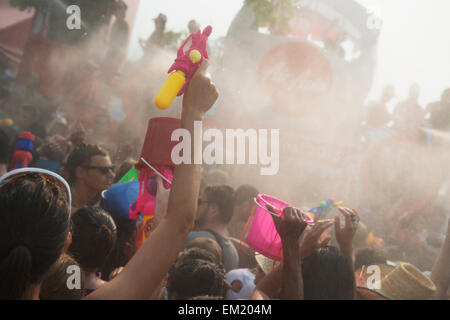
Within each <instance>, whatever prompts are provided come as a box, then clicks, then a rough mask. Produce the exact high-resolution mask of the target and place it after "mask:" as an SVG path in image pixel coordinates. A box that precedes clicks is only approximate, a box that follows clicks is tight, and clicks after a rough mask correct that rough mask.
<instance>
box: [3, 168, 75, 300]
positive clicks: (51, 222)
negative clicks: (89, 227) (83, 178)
mask: <svg viewBox="0 0 450 320" xmlns="http://www.w3.org/2000/svg"><path fill="white" fill-rule="evenodd" d="M67 197H68V195H67V190H66V188H65V187H64V186H63V185H62V184H61V183H60V182H59V181H57V180H56V179H54V178H52V177H49V176H46V175H44V174H40V173H28V174H21V175H18V176H16V177H14V176H13V177H12V179H11V180H10V181H8V182H7V183H6V184H4V185H3V186H1V187H0V274H1V276H2V280H1V281H0V299H28V298H30V297H29V296H27V295H28V294H29V292H28V289H29V288H30V286H31V285H38V284H40V283H41V282H42V280H43V279H44V276H45V275H46V273H47V272H48V271H49V270H50V268H51V267H52V266H53V264H54V263H55V262H56V261H57V260H58V258H59V257H60V255H61V253H62V251H63V249H64V246H65V244H66V242H67V236H68V234H69V228H70V208H69V202H68V198H67Z"/></svg>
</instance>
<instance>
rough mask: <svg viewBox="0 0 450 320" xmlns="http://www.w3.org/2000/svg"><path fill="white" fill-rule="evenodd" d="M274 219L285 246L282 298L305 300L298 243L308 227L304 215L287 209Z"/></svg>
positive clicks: (295, 210) (292, 209)
mask: <svg viewBox="0 0 450 320" xmlns="http://www.w3.org/2000/svg"><path fill="white" fill-rule="evenodd" d="M272 217H273V221H274V223H275V227H276V228H277V231H278V234H279V235H280V238H281V242H282V245H283V271H282V272H283V274H282V276H281V277H282V279H281V293H280V298H281V299H282V300H303V298H304V294H303V275H302V265H301V261H300V254H299V249H298V241H299V238H300V235H301V234H302V233H303V231H304V230H305V229H306V226H307V224H306V219H305V218H304V213H302V212H301V211H300V210H298V209H294V208H285V209H284V210H283V215H282V216H281V217H275V216H272Z"/></svg>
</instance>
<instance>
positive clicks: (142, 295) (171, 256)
mask: <svg viewBox="0 0 450 320" xmlns="http://www.w3.org/2000/svg"><path fill="white" fill-rule="evenodd" d="M207 67H208V63H207V61H203V62H202V64H201V66H200V68H199V69H198V71H197V72H196V74H195V75H194V77H193V78H192V80H191V81H190V83H189V86H188V87H187V90H186V93H185V95H184V98H183V111H182V116H181V126H182V128H184V129H186V130H188V131H189V133H190V134H191V138H192V139H194V138H195V137H194V121H202V120H203V117H204V115H205V113H206V112H207V111H208V110H209V109H210V108H211V107H212V105H213V104H214V102H215V101H216V100H217V98H218V93H217V90H216V88H215V86H214V84H212V83H211V80H210V79H209V78H208V77H207V76H206V70H207ZM191 145H192V146H191V148H192V152H191V155H192V159H191V163H194V161H193V156H194V152H193V146H194V143H193V141H192V143H191ZM199 188H200V165H196V164H181V165H178V166H177V167H176V168H175V171H174V177H173V183H172V187H171V192H170V196H169V204H168V208H167V214H166V216H165V217H164V218H163V219H162V221H161V223H160V224H159V226H158V228H157V229H156V230H155V231H154V232H153V233H151V234H150V237H149V238H148V239H147V241H145V243H144V244H143V245H142V247H141V248H140V249H139V250H138V251H137V252H136V254H135V255H134V256H133V258H132V259H131V260H130V261H129V263H128V264H127V265H126V266H125V268H124V269H123V271H122V272H121V273H120V274H119V275H118V276H117V277H116V278H114V279H113V280H112V281H111V282H109V283H107V284H105V285H104V286H102V287H101V288H100V289H98V290H96V291H94V292H93V293H92V294H90V295H89V296H87V299H117V300H118V299H148V297H150V296H151V295H152V293H153V292H154V291H155V289H156V288H157V286H158V285H159V284H160V282H161V280H162V279H163V277H164V275H165V274H166V273H167V272H168V270H169V268H170V266H171V265H172V264H173V263H174V261H175V259H176V258H177V256H178V253H179V252H180V250H181V249H182V247H183V244H184V242H185V241H186V238H187V235H188V233H189V232H190V231H191V229H192V227H193V224H194V219H195V214H196V211H197V199H198V193H199Z"/></svg>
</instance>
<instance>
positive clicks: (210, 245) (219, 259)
mask: <svg viewBox="0 0 450 320" xmlns="http://www.w3.org/2000/svg"><path fill="white" fill-rule="evenodd" d="M187 249H202V250H206V251H207V252H208V253H211V254H212V255H213V256H214V258H215V260H214V262H216V263H223V251H222V248H221V247H220V245H219V244H218V243H217V242H216V241H214V240H213V239H210V238H196V239H194V240H192V241H191V242H189V243H188V244H187V245H186V247H185V250H187Z"/></svg>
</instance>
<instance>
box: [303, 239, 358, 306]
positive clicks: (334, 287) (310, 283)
mask: <svg viewBox="0 0 450 320" xmlns="http://www.w3.org/2000/svg"><path fill="white" fill-rule="evenodd" d="M302 273H303V287H304V292H305V300H353V299H354V288H355V276H354V274H353V268H352V265H351V263H350V261H349V260H348V259H347V257H346V256H344V255H343V254H342V253H341V252H340V251H339V250H338V249H337V248H336V247H332V246H327V247H324V248H321V249H318V250H314V251H313V252H312V253H311V254H309V255H308V256H306V257H304V258H303V260H302Z"/></svg>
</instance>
